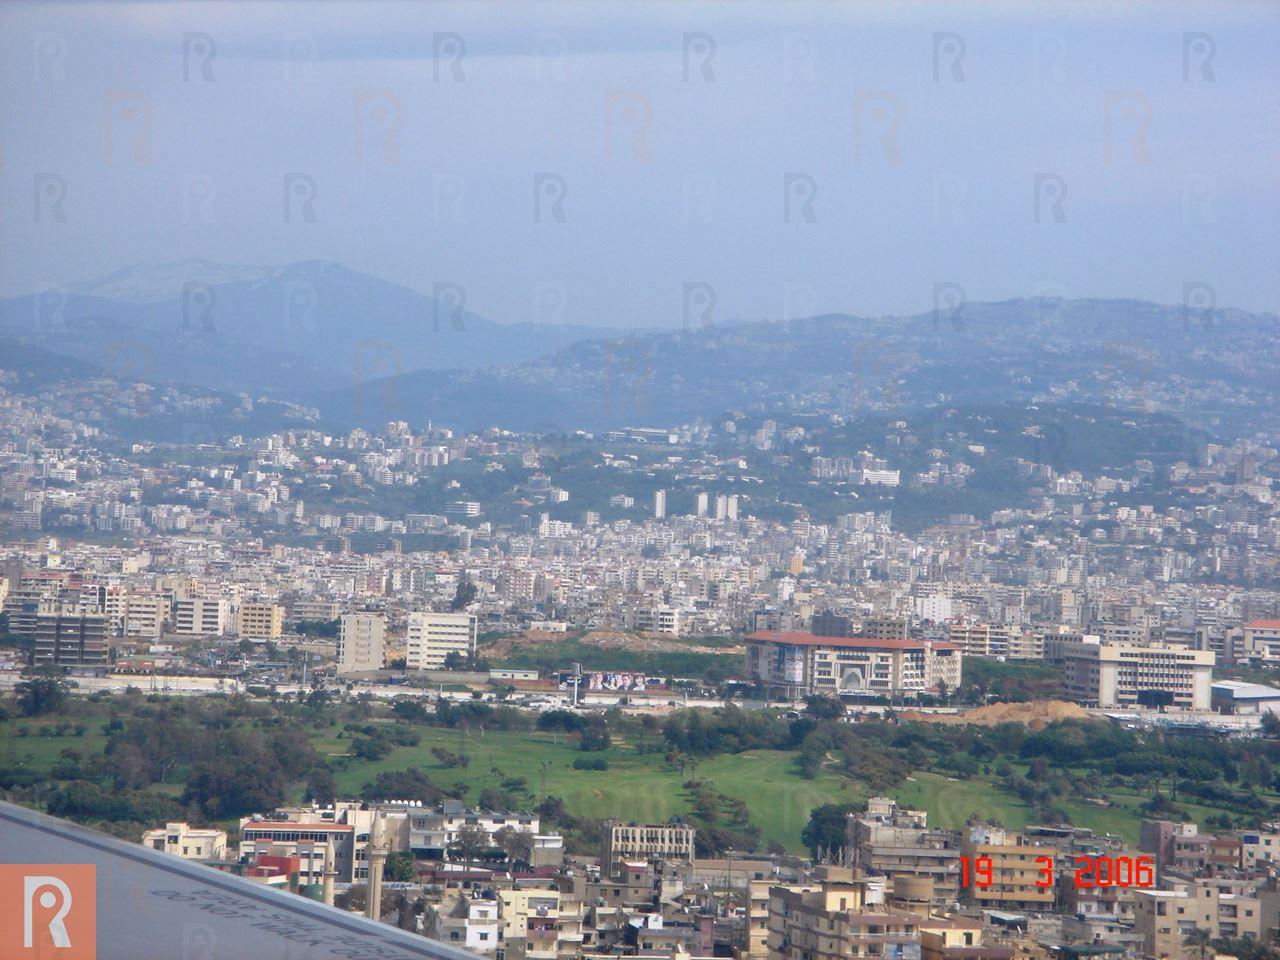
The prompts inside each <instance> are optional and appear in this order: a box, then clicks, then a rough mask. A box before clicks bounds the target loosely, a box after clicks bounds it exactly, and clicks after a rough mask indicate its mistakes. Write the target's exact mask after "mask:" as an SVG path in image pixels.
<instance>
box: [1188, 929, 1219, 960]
mask: <svg viewBox="0 0 1280 960" xmlns="http://www.w3.org/2000/svg"><path fill="white" fill-rule="evenodd" d="M1212 939H1213V934H1211V933H1210V932H1209V931H1208V930H1205V929H1203V928H1202V927H1196V928H1195V929H1194V930H1192V931H1191V932H1190V933H1188V934H1187V935H1186V936H1185V937H1183V938H1182V945H1183V946H1184V947H1195V948H1196V949H1197V950H1199V951H1200V960H1204V958H1205V954H1207V953H1208V952H1209V942H1210V941H1211V940H1212Z"/></svg>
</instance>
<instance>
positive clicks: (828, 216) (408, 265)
mask: <svg viewBox="0 0 1280 960" xmlns="http://www.w3.org/2000/svg"><path fill="white" fill-rule="evenodd" d="M1027 6H1031V5H1027ZM1277 49H1280V7H1278V6H1277V5H1276V4H1270V3H1238V4H1211V3H1188V4H1174V3H1159V4H1151V5H1137V4H1130V5H1126V4H1121V3H1115V2H1108V3H1099V4H1092V3H1078V2H1073V3H1059V4H1041V3H1037V4H1034V6H1033V9H1029V10H1028V9H1024V8H1023V5H1017V4H1004V3H990V2H987V3H968V4H965V3H946V4H937V5H924V4H921V5H910V4H906V5H904V4H893V5H889V4H885V5H883V6H881V5H878V4H872V3H858V4H848V5H839V4H833V3H812V4H810V3H786V4H783V3H776V4H768V5H766V4H754V3H704V4H697V3H683V4H671V5H666V4H637V3H629V4H625V5H624V4H622V3H608V2H597V3H556V2H542V3H536V2H535V3H518V4H517V3H484V2H470V3H462V4H434V3H426V2H422V3H386V4H381V3H341V2H315V3H308V2H290V3H277V4H267V3H262V4H258V3H251V2H226V3H217V4H202V3H139V4H127V3H100V4H91V3H65V4H58V3H48V2H41V3H35V4H30V5H27V4H22V3H15V2H8V3H4V4H3V5H0V201H2V203H3V216H2V217H0V292H2V293H4V294H17V293H26V292H30V291H31V290H32V289H33V288H37V287H41V286H46V285H49V284H56V283H64V282H70V281H78V280H84V279H88V278H91V277H94V276H96V275H100V274H105V273H108V272H110V271H113V270H116V269H118V268H120V267H123V266H127V265H130V264H134V263H139V262H143V263H145V262H170V261H175V260H183V259H187V258H198V259H205V260H214V261H222V262H227V263H234V264H283V263H287V262H290V261H294V260H303V259H326V260H336V261H339V262H341V263H343V264H345V265H348V266H350V267H352V268H355V269H358V270H364V271H368V272H370V273H374V274H377V275H380V276H384V277H386V278H388V279H392V280H396V281H398V282H402V283H405V284H407V285H409V286H412V287H415V288H418V289H421V290H423V291H426V292H430V291H431V289H432V286H433V284H435V283H440V282H450V283H459V284H461V285H462V286H463V287H464V288H465V290H466V297H467V304H468V306H469V307H470V308H471V309H473V310H475V311H476V312H478V313H481V314H484V315H487V316H490V317H492V318H493V319H496V320H500V321H516V320H529V319H536V320H543V321H546V320H565V321H569V322H581V323H593V324H599V323H603V324H609V325H618V326H635V325H644V326H653V325H663V326H666V325H678V324H680V323H681V322H682V321H683V320H684V318H685V315H686V313H688V312H689V311H693V313H694V318H695V320H700V319H711V320H721V319H725V318H728V317H747V318H758V317H779V316H796V315H807V314H811V313H815V312H826V311H847V312H852V313H862V314H885V313H906V312H921V311H924V310H927V309H929V308H930V307H931V306H932V305H933V302H932V301H933V298H934V296H935V293H934V291H935V289H945V288H942V287H939V286H938V285H940V284H952V283H954V284H958V285H959V286H960V287H962V288H963V289H964V290H965V291H966V293H967V296H968V298H969V299H971V300H977V299H1002V298H1006V297H1013V296H1024V295H1034V294H1036V293H1042V292H1050V293H1059V294H1062V295H1066V296H1071V297H1077V296H1104V297H1113V296H1132V297H1140V298H1145V299H1152V300H1157V301H1161V302H1166V303H1177V302H1179V301H1180V299H1181V298H1182V296H1183V290H1184V285H1186V284H1206V285H1208V288H1209V289H1212V290H1213V291H1215V292H1216V298H1217V302H1218V304H1219V305H1221V306H1241V307H1245V308H1248V309H1255V310H1276V309H1278V308H1280V271H1277V270H1276V268H1275V264H1276V263H1277V262H1280V257H1278V254H1280V250H1278V246H1280V244H1278V243H1277V222H1278V220H1277V214H1278V213H1280V204H1278V203H1277V189H1278V184H1277V176H1276V175H1277V171H1278V170H1280V163H1278V161H1280V124H1278V123H1277V121H1278V120H1280V109H1278V106H1280V103H1278V101H1280V83H1278V82H1277V81H1280V58H1277V56H1276V51H1277ZM703 284H705V285H706V286H701V285H703ZM1196 289H1197V290H1203V289H1205V288H1204V287H1196Z"/></svg>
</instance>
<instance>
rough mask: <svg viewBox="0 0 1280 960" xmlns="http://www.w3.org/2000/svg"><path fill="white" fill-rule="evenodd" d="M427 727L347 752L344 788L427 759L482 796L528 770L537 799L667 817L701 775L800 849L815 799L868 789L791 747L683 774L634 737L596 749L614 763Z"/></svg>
mask: <svg viewBox="0 0 1280 960" xmlns="http://www.w3.org/2000/svg"><path fill="white" fill-rule="evenodd" d="M418 729H419V731H420V732H421V733H422V742H421V743H420V744H419V745H418V746H416V747H401V748H399V749H397V750H395V751H393V752H392V753H391V754H389V755H388V756H387V757H385V758H383V759H382V760H378V761H375V762H365V761H356V760H352V759H350V758H347V759H346V760H345V768H344V769H342V770H340V771H339V772H338V773H337V781H338V786H339V788H340V789H341V790H342V791H344V792H349V793H354V792H355V791H357V790H358V789H359V788H360V787H362V786H363V785H364V784H366V783H368V782H370V781H371V780H372V779H373V778H374V776H376V774H377V773H378V772H379V771H381V770H403V769H405V768H407V767H420V768H422V769H423V770H425V772H426V773H427V775H428V776H430V777H431V779H432V781H433V782H435V783H437V784H440V785H442V786H450V785H453V784H462V785H464V786H465V787H466V788H467V789H468V791H469V796H470V797H471V798H472V799H474V798H475V797H476V796H477V795H478V794H479V792H480V790H482V789H483V788H485V787H488V786H495V785H497V784H498V783H500V781H501V780H502V779H504V778H508V777H524V778H525V779H526V780H527V781H528V784H529V789H530V790H531V792H532V794H533V797H534V800H535V802H536V799H537V798H538V797H540V796H542V795H543V794H544V792H545V794H553V795H555V796H558V797H560V798H561V799H562V800H564V802H565V804H566V806H567V807H568V809H569V810H570V811H571V812H572V813H574V814H575V815H577V816H584V817H597V818H600V819H604V818H606V817H616V818H620V819H627V820H631V819H634V820H664V819H666V818H667V817H670V816H673V815H675V814H681V813H685V812H687V811H688V810H689V807H690V804H691V800H690V796H689V792H688V791H687V790H685V788H684V787H683V782H684V780H688V779H692V778H693V777H695V776H696V777H697V778H698V779H700V780H706V781H707V782H708V783H709V784H710V785H711V786H712V787H714V789H716V790H717V791H719V792H720V793H723V794H725V795H726V796H728V797H733V798H736V799H741V800H744V801H746V803H747V805H748V807H749V809H750V811H751V821H752V823H754V824H756V825H757V826H758V827H760V829H761V831H762V833H763V837H764V840H765V842H768V841H769V840H776V841H778V842H779V843H781V844H783V845H784V846H786V847H787V848H788V849H792V850H797V851H798V850H800V849H801V844H800V831H801V830H802V829H803V828H804V825H805V823H807V822H808V819H809V811H811V810H812V809H813V808H814V807H816V806H819V805H821V804H824V803H844V802H854V801H857V800H861V799H863V798H865V796H866V793H865V790H863V789H862V787H861V785H860V784H858V783H857V782H856V781H854V782H849V781H847V780H844V779H842V778H840V777H837V776H835V775H834V774H824V775H823V776H821V777H818V778H816V779H814V780H806V779H804V778H803V777H800V776H799V775H798V774H797V773H796V772H795V758H794V755H793V754H790V753H786V752H782V751H773V750H755V751H751V752H748V753H741V754H734V755H726V756H717V757H713V758H711V759H708V760H705V761H703V762H702V763H699V764H698V765H697V767H696V768H694V767H690V768H688V769H686V770H685V774H684V777H683V778H682V777H681V775H680V771H679V770H678V769H676V768H674V767H672V766H670V765H668V764H667V763H666V762H665V761H664V760H663V758H662V754H661V753H644V754H642V753H637V752H636V751H635V750H634V749H628V748H626V747H625V746H624V747H614V748H613V749H610V750H607V751H604V752H603V753H599V754H592V755H591V756H599V757H603V758H604V759H606V760H608V761H609V769H608V770H607V771H589V770H575V769H573V761H574V760H575V759H579V758H581V757H584V756H587V754H584V753H582V752H581V751H580V750H578V749H576V748H575V747H573V746H571V745H570V746H566V745H565V744H564V743H562V742H556V740H554V739H553V738H552V736H551V735H550V734H538V733H524V732H503V731H489V732H487V733H486V734H485V735H484V736H483V737H480V736H478V735H472V736H470V737H464V736H462V735H461V734H459V733H457V732H454V731H449V730H440V729H438V728H431V727H420V728H418ZM346 743H347V742H346V741H345V740H337V739H333V738H324V739H320V740H317V742H316V747H317V749H318V750H320V752H321V753H324V754H328V755H330V756H331V757H335V758H336V757H341V756H343V755H344V754H345V751H346ZM432 747H443V748H444V749H446V750H449V751H452V752H454V753H466V754H468V755H469V756H470V757H471V763H470V765H469V766H468V767H466V768H465V769H461V768H456V767H454V768H446V767H443V766H441V765H440V763H439V761H437V760H436V758H435V757H433V756H431V748H432ZM495 771H496V772H495Z"/></svg>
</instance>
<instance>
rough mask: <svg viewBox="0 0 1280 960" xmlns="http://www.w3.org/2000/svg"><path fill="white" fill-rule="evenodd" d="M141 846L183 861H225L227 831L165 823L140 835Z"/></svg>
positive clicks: (186, 824)
mask: <svg viewBox="0 0 1280 960" xmlns="http://www.w3.org/2000/svg"><path fill="white" fill-rule="evenodd" d="M142 845H143V846H144V847H150V848H151V849H153V850H160V851H162V852H163V853H168V854H172V855H173V856H175V857H182V858H183V859H184V860H225V859H226V858H227V831H225V830H217V829H212V828H210V829H202V828H199V827H193V826H191V825H190V824H188V823H166V824H165V825H164V827H163V828H159V827H158V828H156V829H155V830H147V831H146V832H145V833H143V834H142Z"/></svg>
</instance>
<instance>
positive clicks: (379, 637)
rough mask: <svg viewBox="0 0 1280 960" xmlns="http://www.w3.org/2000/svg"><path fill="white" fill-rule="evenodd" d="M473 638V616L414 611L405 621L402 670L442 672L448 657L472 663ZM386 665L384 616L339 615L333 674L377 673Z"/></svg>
mask: <svg viewBox="0 0 1280 960" xmlns="http://www.w3.org/2000/svg"><path fill="white" fill-rule="evenodd" d="M476 638H477V620H476V616H475V614H472V613H433V612H430V611H414V612H412V613H410V614H409V615H408V617H407V618H406V622H405V669H407V670H443V669H444V668H445V667H446V665H447V661H448V660H449V655H450V654H456V655H458V656H460V657H464V658H466V659H468V660H473V659H474V658H475V653H476ZM386 662H387V619H386V617H385V615H383V614H381V613H348V614H343V616H342V617H341V619H340V621H339V625H338V651H337V672H338V673H339V674H352V673H364V672H368V671H373V670H381V669H383V668H384V667H385V666H386Z"/></svg>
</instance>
